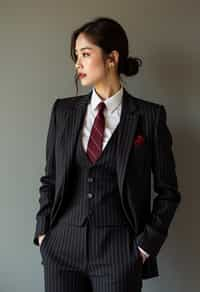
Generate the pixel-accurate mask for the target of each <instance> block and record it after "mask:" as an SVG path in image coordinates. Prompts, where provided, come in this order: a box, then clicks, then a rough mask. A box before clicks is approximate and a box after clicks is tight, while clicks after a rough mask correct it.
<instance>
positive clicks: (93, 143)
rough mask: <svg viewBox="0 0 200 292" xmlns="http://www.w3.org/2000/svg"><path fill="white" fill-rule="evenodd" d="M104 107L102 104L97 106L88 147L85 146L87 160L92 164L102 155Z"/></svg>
mask: <svg viewBox="0 0 200 292" xmlns="http://www.w3.org/2000/svg"><path fill="white" fill-rule="evenodd" d="M105 107H106V105H105V103H104V102H100V103H99V104H98V109H99V111H98V114H97V116H96V118H95V120H94V124H93V126H92V130H91V133H90V137H89V141H88V146H87V155H88V157H89V159H90V160H91V161H92V162H93V163H94V162H95V161H96V160H97V159H98V158H99V157H100V155H101V153H102V144H103V136H104V128H105V118H104V114H103V111H104V109H105Z"/></svg>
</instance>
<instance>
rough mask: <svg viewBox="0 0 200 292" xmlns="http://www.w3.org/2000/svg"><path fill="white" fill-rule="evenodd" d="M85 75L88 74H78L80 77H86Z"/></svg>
mask: <svg viewBox="0 0 200 292" xmlns="http://www.w3.org/2000/svg"><path fill="white" fill-rule="evenodd" d="M85 76H86V74H84V73H79V74H78V77H79V78H84V77H85Z"/></svg>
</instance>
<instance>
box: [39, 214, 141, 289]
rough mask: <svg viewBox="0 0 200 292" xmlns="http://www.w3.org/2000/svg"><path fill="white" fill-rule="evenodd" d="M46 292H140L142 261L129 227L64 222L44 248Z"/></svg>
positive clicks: (54, 230) (51, 233)
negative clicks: (77, 224) (80, 224)
mask: <svg viewBox="0 0 200 292" xmlns="http://www.w3.org/2000/svg"><path fill="white" fill-rule="evenodd" d="M40 252H41V257H42V264H43V272H44V289H45V292H74V291H76V292H140V291H141V289H142V258H141V256H140V255H139V251H138V248H137V244H136V240H135V238H134V234H133V232H132V231H131V228H130V227H129V225H128V224H127V225H126V224H125V225H118V226H117V225H116V226H94V224H93V223H92V220H91V221H90V220H88V221H86V224H84V225H82V226H76V225H68V224H67V222H66V220H65V218H62V219H61V220H60V221H59V222H58V224H57V225H56V226H54V227H53V228H52V229H51V230H50V231H49V232H48V233H47V234H46V236H45V238H44V240H43V241H42V244H41V246H40Z"/></svg>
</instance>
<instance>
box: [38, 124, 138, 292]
mask: <svg viewBox="0 0 200 292" xmlns="http://www.w3.org/2000/svg"><path fill="white" fill-rule="evenodd" d="M118 128H119V127H117V128H116V129H115V131H114V133H113V135H112V136H111V138H110V140H109V141H108V143H107V145H106V147H105V148H104V150H103V152H102V154H101V156H100V158H99V159H97V160H96V162H95V163H92V162H91V161H90V160H89V158H88V157H87V154H86V153H85V151H84V149H83V145H82V137H81V131H80V133H79V138H78V141H77V147H76V154H75V157H74V164H73V170H72V177H71V184H69V190H68V192H70V193H71V194H72V195H71V201H68V204H67V207H66V208H65V211H64V214H63V215H62V217H61V219H60V220H59V223H58V224H57V226H56V228H54V229H53V231H52V232H51V233H50V235H49V236H50V239H49V238H47V243H46V242H44V245H42V246H41V252H42V257H43V263H44V275H45V277H44V279H45V285H46V287H45V289H46V292H49V291H52V292H53V291H54V292H56V291H59V292H60V291H73V289H78V290H77V292H79V291H94V292H98V291H99V292H100V291H105V292H112V291H113V292H114V291H115V292H117V291H124V292H126V291H127V292H128V291H132V290H133V289H135V290H136V291H139V289H140V287H141V274H139V271H140V269H139V267H140V266H141V265H140V263H141V261H140V259H139V258H137V255H138V252H137V251H136V250H135V247H136V242H134V236H133V235H134V233H133V231H131V227H130V226H129V223H128V221H127V219H126V217H125V215H124V214H123V211H122V209H121V204H120V194H119V189H118V185H117V173H116V159H115V157H116V142H117V134H118ZM88 195H93V197H91V196H88ZM84 224H86V225H84ZM78 226H80V227H78ZM45 243H46V244H45ZM136 259H138V260H136ZM138 263H139V265H138ZM61 270H64V272H62V276H61V275H60V271H61ZM72 271H73V272H72ZM76 272H77V273H76ZM82 274H83V275H85V281H84V283H85V284H84V283H83V285H87V284H86V283H88V285H89V284H90V286H91V287H90V290H85V288H83V287H81V286H80V287H79V286H77V285H80V284H77V281H79V277H81V278H82V276H81V275H82ZM52 279H53V282H52ZM80 281H82V280H80ZM87 289H89V288H87Z"/></svg>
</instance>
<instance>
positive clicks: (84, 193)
mask: <svg viewBox="0 0 200 292" xmlns="http://www.w3.org/2000/svg"><path fill="white" fill-rule="evenodd" d="M118 129H119V127H118V126H117V127H116V128H115V131H114V132H113V134H112V136H111V138H110V140H109V141H108V143H107V145H106V147H105V148H104V150H103V152H102V155H101V156H100V158H99V159H97V161H96V162H95V163H94V164H93V163H92V162H91V161H90V159H89V158H88V157H87V154H86V152H85V151H84V148H83V145H82V137H81V131H80V133H79V138H78V140H77V147H76V154H75V156H74V163H73V170H71V172H72V176H71V179H70V183H69V185H68V190H67V193H70V194H71V197H70V200H68V202H67V209H66V214H65V217H66V224H73V225H82V224H83V223H84V220H85V219H86V218H87V216H88V215H90V216H91V215H92V216H93V222H94V224H95V225H96V226H105V225H121V224H129V223H128V221H127V219H126V217H125V215H124V213H123V210H122V206H121V201H120V193H119V189H118V184H117V173H116V159H115V158H116V146H117V143H116V142H117V137H118ZM67 193H66V194H65V195H64V196H67ZM63 205H64V203H63Z"/></svg>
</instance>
